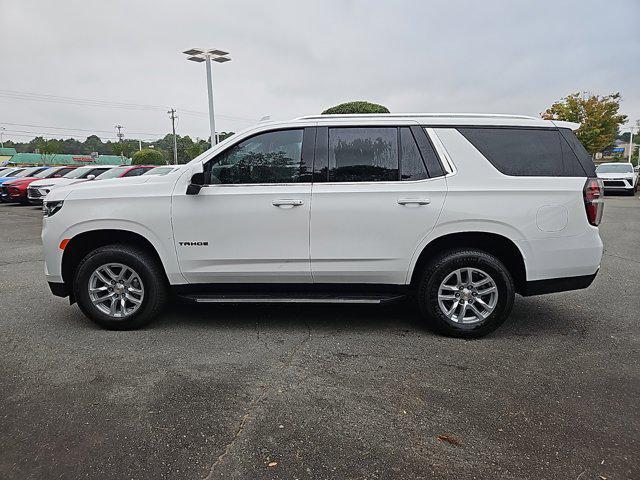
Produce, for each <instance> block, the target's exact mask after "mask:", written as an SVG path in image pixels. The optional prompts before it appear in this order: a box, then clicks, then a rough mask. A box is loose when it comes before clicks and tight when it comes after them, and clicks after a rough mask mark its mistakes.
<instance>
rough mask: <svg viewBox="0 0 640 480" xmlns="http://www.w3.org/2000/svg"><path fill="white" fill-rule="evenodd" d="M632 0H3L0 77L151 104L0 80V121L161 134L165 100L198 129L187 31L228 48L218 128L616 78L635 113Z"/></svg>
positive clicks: (554, 89) (497, 104)
mask: <svg viewBox="0 0 640 480" xmlns="http://www.w3.org/2000/svg"><path fill="white" fill-rule="evenodd" d="M638 13H640V4H638V3H637V2H636V1H634V0H629V1H620V2H616V3H615V8H613V6H612V5H611V4H604V3H602V2H596V1H563V2H555V1H551V0H549V1H536V2H522V1H507V0H503V1H498V0H484V1H482V2H477V1H455V0H453V1H429V2H419V1H409V0H399V1H394V2H388V1H374V0H368V1H365V0H351V1H343V0H322V1H304V2H301V1H299V0H298V1H293V0H288V1H272V2H261V1H260V2H258V1H254V2H249V1H182V2H165V1H135V2H131V1H121V0H112V1H109V2H100V1H87V0H85V1H65V2H49V1H46V0H41V1H33V0H21V1H20V2H5V3H3V6H2V15H1V16H0V45H1V47H0V57H1V59H2V61H1V63H0V64H1V65H2V72H3V81H2V86H1V87H0V88H1V89H2V90H11V91H20V92H35V93H46V94H53V95H60V96H67V97H74V98H88V99H101V100H110V101H114V102H126V103H135V104H145V105H146V104H150V105H158V106H159V107H161V108H158V109H155V110H148V109H146V110H139V109H138V110H134V109H122V108H120V109H119V108H107V107H98V106H95V105H94V106H87V105H75V104H70V103H63V104H60V103H54V102H44V101H25V100H16V99H9V98H6V97H2V96H0V122H12V123H21V124H33V125H43V126H60V127H73V128H89V129H91V128H94V129H97V130H111V129H112V128H113V125H115V124H116V123H120V124H122V125H124V126H125V129H124V131H125V133H127V132H146V133H156V132H157V133H160V134H162V133H164V132H167V131H168V130H169V128H170V123H169V119H168V116H167V114H166V113H165V111H164V110H163V108H164V107H171V106H175V107H176V108H178V111H179V115H180V120H179V124H178V132H179V133H181V134H190V135H192V136H199V137H203V138H206V137H207V136H208V122H207V118H206V115H193V114H189V113H187V112H183V113H181V110H184V109H187V110H194V111H201V112H206V109H207V101H206V90H205V72H204V65H202V64H195V63H192V62H187V61H186V60H185V56H184V55H183V54H182V53H181V52H182V51H183V50H185V49H187V48H190V47H194V46H195V47H197V46H201V47H217V48H221V49H226V50H229V51H230V52H231V57H232V58H233V61H232V62H229V63H226V64H224V65H216V66H215V68H214V90H215V106H216V114H217V125H218V126H219V129H221V130H238V129H240V128H243V127H245V126H248V125H250V124H251V123H253V122H255V120H257V119H258V118H260V117H262V116H264V115H271V116H272V118H276V119H286V118H291V117H294V116H299V115H305V114H313V113H318V112H320V111H322V110H323V109H325V108H327V107H329V106H331V105H334V104H336V103H339V102H342V101H347V100H355V99H365V100H371V101H375V102H378V103H382V104H385V105H387V106H388V107H389V108H390V109H391V110H392V111H394V112H401V111H406V112H418V111H452V112H469V111H473V112H501V113H525V114H534V115H535V114H538V113H540V112H541V111H543V110H544V109H545V108H546V107H547V106H548V105H550V104H551V103H552V102H553V101H555V100H557V99H559V98H560V97H562V96H564V95H566V94H568V93H570V92H574V91H580V90H589V91H593V92H596V93H601V94H607V93H610V92H613V91H620V92H621V93H622V95H623V99H624V100H623V110H624V113H626V114H628V115H629V116H630V118H632V119H636V118H640V98H638V89H637V79H638V78H639V77H640V75H639V74H640V64H639V63H638V62H637V60H634V58H636V59H637V52H638V51H640V34H639V33H638V31H639V29H638V28H637V18H638ZM634 54H635V57H634ZM12 128H14V129H15V128H17V127H12ZM30 129H31V130H32V131H41V132H45V133H48V132H51V130H47V129H45V128H41V127H30ZM23 130H29V129H28V128H23ZM69 133H72V132H69ZM22 135H25V136H29V135H30V134H28V133H22ZM67 136H71V135H67ZM74 136H76V137H78V136H81V135H80V133H76V134H75V135H74ZM127 136H130V137H136V135H133V134H129V135H127ZM138 136H142V135H138ZM5 137H6V138H11V134H10V132H9V131H7V133H6V134H5ZM14 138H15V139H18V140H19V139H22V140H24V139H25V137H17V136H16V137H14ZM145 138H146V137H145Z"/></svg>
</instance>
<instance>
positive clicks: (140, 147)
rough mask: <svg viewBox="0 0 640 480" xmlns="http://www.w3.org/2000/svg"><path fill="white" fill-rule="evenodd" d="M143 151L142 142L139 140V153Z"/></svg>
mask: <svg viewBox="0 0 640 480" xmlns="http://www.w3.org/2000/svg"><path fill="white" fill-rule="evenodd" d="M140 150H142V140H138V151H140Z"/></svg>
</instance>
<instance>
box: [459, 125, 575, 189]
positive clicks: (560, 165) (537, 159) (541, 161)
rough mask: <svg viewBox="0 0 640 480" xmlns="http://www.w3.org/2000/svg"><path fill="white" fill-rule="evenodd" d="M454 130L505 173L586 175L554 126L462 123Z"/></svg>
mask: <svg viewBox="0 0 640 480" xmlns="http://www.w3.org/2000/svg"><path fill="white" fill-rule="evenodd" d="M458 131H459V132H460V133H461V134H462V135H463V136H464V137H465V138H466V139H467V140H468V141H469V142H471V144H472V145H473V146H474V147H475V148H476V149H477V150H478V151H479V152H480V153H482V155H483V156H484V157H485V158H486V159H487V160H488V161H489V162H491V164H492V165H493V166H494V167H495V168H496V169H497V170H499V171H500V172H501V173H503V174H505V175H510V176H532V177H585V176H587V172H586V171H585V170H584V168H583V167H582V165H581V162H580V161H579V160H578V158H577V156H576V154H575V153H574V151H573V149H572V148H571V147H570V145H569V144H568V143H567V141H566V140H565V139H564V137H563V135H561V133H560V132H559V131H558V130H557V129H551V128H549V129H544V128H536V129H533V128H495V127H464V128H458ZM578 143H579V142H578Z"/></svg>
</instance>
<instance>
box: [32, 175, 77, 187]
mask: <svg viewBox="0 0 640 480" xmlns="http://www.w3.org/2000/svg"><path fill="white" fill-rule="evenodd" d="M83 180H84V179H82V178H65V177H58V178H43V179H41V180H37V181H35V182H33V183H32V186H34V187H46V186H49V185H55V186H56V187H58V186H62V185H69V184H71V183H73V182H77V181H83Z"/></svg>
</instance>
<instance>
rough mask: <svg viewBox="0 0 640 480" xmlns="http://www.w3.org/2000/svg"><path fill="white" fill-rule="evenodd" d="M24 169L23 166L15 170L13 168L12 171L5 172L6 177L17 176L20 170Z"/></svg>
mask: <svg viewBox="0 0 640 480" xmlns="http://www.w3.org/2000/svg"><path fill="white" fill-rule="evenodd" d="M23 170H24V168H19V169H17V170H14V171H13V172H11V173H9V174H7V177H15V176H17V175H18V174H19V173H20V172H22V171H23Z"/></svg>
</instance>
